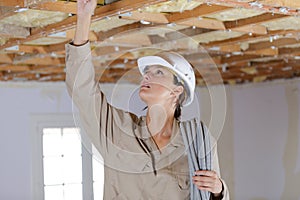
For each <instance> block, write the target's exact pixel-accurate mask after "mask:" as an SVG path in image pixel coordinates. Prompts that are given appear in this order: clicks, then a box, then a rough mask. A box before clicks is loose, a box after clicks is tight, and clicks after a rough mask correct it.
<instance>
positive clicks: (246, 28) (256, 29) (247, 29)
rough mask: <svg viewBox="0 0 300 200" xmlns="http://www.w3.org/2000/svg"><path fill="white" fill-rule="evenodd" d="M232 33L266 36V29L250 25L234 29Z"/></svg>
mask: <svg viewBox="0 0 300 200" xmlns="http://www.w3.org/2000/svg"><path fill="white" fill-rule="evenodd" d="M232 30H233V31H238V32H245V33H252V34H256V35H266V34H268V29H267V27H265V26H263V25H258V24H250V25H246V26H241V27H236V28H233V29H232Z"/></svg>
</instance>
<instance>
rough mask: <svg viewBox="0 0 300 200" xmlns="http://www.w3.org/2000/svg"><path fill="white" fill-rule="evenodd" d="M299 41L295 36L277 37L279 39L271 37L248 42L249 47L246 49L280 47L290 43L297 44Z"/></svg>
mask: <svg viewBox="0 0 300 200" xmlns="http://www.w3.org/2000/svg"><path fill="white" fill-rule="evenodd" d="M297 43H300V41H298V40H297V39H296V38H279V39H273V40H271V41H270V40H269V41H260V42H255V43H249V47H248V49H247V51H255V50H259V49H266V48H270V47H281V46H286V45H291V44H297Z"/></svg>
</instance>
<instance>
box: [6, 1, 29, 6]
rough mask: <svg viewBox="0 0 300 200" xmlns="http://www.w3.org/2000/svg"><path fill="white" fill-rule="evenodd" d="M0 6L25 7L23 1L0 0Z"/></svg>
mask: <svg viewBox="0 0 300 200" xmlns="http://www.w3.org/2000/svg"><path fill="white" fill-rule="evenodd" d="M0 6H13V7H17V6H18V7H25V6H26V3H25V0H0Z"/></svg>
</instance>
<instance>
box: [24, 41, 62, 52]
mask: <svg viewBox="0 0 300 200" xmlns="http://www.w3.org/2000/svg"><path fill="white" fill-rule="evenodd" d="M19 51H20V52H25V53H34V54H47V53H53V52H54V53H56V54H64V51H65V43H59V44H52V45H23V44H21V45H19Z"/></svg>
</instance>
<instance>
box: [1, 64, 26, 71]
mask: <svg viewBox="0 0 300 200" xmlns="http://www.w3.org/2000/svg"><path fill="white" fill-rule="evenodd" d="M29 70H30V67H29V66H27V65H0V71H11V72H20V71H29Z"/></svg>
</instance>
